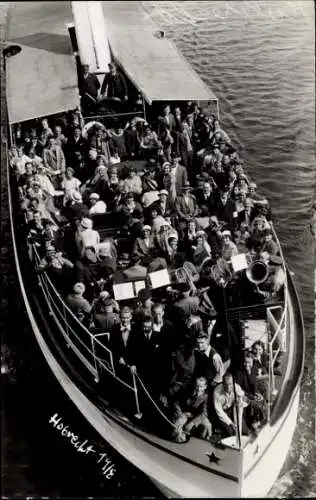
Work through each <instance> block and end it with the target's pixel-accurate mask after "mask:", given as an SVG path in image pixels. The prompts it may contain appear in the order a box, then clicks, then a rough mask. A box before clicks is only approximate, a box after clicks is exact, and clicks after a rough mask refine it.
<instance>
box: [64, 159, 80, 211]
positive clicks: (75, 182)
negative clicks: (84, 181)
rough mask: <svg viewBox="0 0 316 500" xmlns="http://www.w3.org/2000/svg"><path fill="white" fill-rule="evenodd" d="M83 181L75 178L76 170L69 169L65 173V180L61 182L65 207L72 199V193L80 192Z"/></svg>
mask: <svg viewBox="0 0 316 500" xmlns="http://www.w3.org/2000/svg"><path fill="white" fill-rule="evenodd" d="M80 185H81V181H79V179H76V177H74V170H73V168H71V167H67V168H66V171H65V175H64V178H63V180H62V182H61V189H62V190H63V191H64V193H65V194H64V206H65V205H66V203H67V201H68V200H70V199H71V193H73V192H74V191H78V192H79V188H80Z"/></svg>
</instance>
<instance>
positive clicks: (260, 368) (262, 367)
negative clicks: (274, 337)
mask: <svg viewBox="0 0 316 500" xmlns="http://www.w3.org/2000/svg"><path fill="white" fill-rule="evenodd" d="M251 350H252V355H253V368H254V373H255V377H256V382H257V387H258V390H259V391H260V392H261V394H263V396H264V397H265V399H267V395H268V391H269V388H268V381H267V380H265V379H267V376H268V374H269V365H270V362H269V356H268V354H267V353H266V352H265V348H264V344H263V342H261V341H260V340H258V341H257V342H255V343H254V344H253V345H252V349H251Z"/></svg>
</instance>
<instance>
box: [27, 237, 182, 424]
mask: <svg viewBox="0 0 316 500" xmlns="http://www.w3.org/2000/svg"><path fill="white" fill-rule="evenodd" d="M32 250H33V257H34V261H35V264H37V265H38V264H39V263H40V260H41V259H40V257H39V255H38V252H37V249H36V247H35V246H34V245H32ZM38 280H39V285H40V287H41V289H42V292H43V295H44V297H45V300H46V302H47V305H48V307H49V314H50V315H51V316H53V318H54V321H55V322H56V324H57V325H58V327H59V330H60V332H61V333H62V335H63V337H64V339H65V341H66V345H67V346H68V347H69V348H71V349H72V351H73V352H74V354H75V355H76V357H77V358H78V359H79V360H80V361H81V362H82V364H83V365H84V366H85V367H86V368H87V369H88V371H89V372H90V373H92V375H93V376H94V380H95V382H99V380H100V372H101V371H102V370H105V371H106V372H107V373H108V374H109V375H110V376H111V377H113V379H115V380H116V381H118V382H119V384H121V385H122V386H124V387H125V388H127V389H129V390H130V391H132V392H133V394H134V399H135V406H136V414H135V416H136V417H137V418H141V417H142V413H141V409H140V404H139V396H138V384H139V386H140V388H141V389H142V391H143V392H144V394H145V396H146V399H148V400H149V402H150V404H151V405H152V406H153V407H154V408H155V409H156V410H157V412H158V413H160V415H161V416H162V417H163V418H164V419H165V420H166V421H167V422H168V423H169V424H170V425H171V426H174V424H173V423H172V422H171V421H170V420H169V419H168V417H167V416H166V415H165V414H164V413H163V412H162V410H161V409H160V408H159V406H158V405H157V403H156V402H155V401H154V399H153V398H152V396H151V395H150V393H149V391H148V389H147V388H146V386H145V384H144V382H143V381H142V380H141V378H140V376H139V374H138V373H136V374H134V373H131V377H132V385H131V384H128V383H127V382H126V381H125V380H123V379H122V378H120V377H118V376H117V374H116V373H115V367H114V363H113V355H112V351H111V350H110V349H109V348H108V347H106V346H105V345H104V344H103V343H102V342H101V341H100V340H99V339H98V337H99V336H100V334H93V333H91V332H90V331H89V330H88V328H86V327H85V326H84V325H83V324H82V322H81V321H80V320H79V319H78V318H77V317H76V315H75V314H74V313H73V311H72V310H71V309H70V308H69V307H68V306H67V304H66V303H65V301H64V299H63V297H62V296H61V295H60V294H59V292H58V291H57V289H56V287H55V285H54V284H53V282H52V280H51V279H50V277H49V276H48V275H47V273H46V272H45V271H43V272H41V273H39V274H38ZM104 355H105V356H106V357H107V359H106V358H104Z"/></svg>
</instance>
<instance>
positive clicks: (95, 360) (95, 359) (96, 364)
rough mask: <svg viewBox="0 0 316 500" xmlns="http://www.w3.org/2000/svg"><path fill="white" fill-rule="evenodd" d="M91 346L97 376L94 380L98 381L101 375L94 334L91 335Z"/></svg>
mask: <svg viewBox="0 0 316 500" xmlns="http://www.w3.org/2000/svg"><path fill="white" fill-rule="evenodd" d="M91 347H92V354H93V361H94V367H95V370H96V376H95V377H94V381H95V382H96V383H98V382H99V380H100V377H99V372H98V363H97V358H96V354H95V345H94V336H93V335H91Z"/></svg>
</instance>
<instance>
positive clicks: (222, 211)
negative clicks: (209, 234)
mask: <svg viewBox="0 0 316 500" xmlns="http://www.w3.org/2000/svg"><path fill="white" fill-rule="evenodd" d="M215 211H216V214H217V217H218V220H220V221H225V222H226V223H227V224H228V227H229V229H230V231H232V232H233V231H234V229H235V224H236V222H237V221H236V218H235V217H234V215H235V213H236V211H237V210H236V203H235V202H234V200H232V199H231V198H228V200H227V202H226V204H225V205H223V203H222V200H221V198H220V196H219V195H218V196H217V197H216V200H215Z"/></svg>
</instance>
